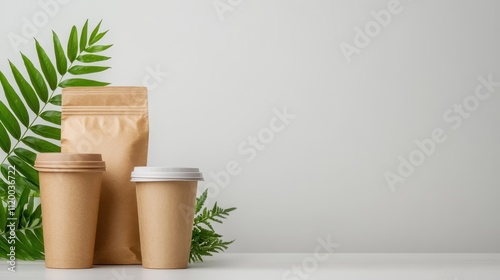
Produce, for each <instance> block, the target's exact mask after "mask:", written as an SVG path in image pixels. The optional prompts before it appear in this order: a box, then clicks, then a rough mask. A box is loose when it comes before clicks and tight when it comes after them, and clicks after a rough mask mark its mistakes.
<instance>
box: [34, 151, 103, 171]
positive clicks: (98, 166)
mask: <svg viewBox="0 0 500 280" xmlns="http://www.w3.org/2000/svg"><path fill="white" fill-rule="evenodd" d="M35 169H36V170H38V171H42V172H61V170H62V169H65V170H68V171H67V172H77V170H82V171H93V172H97V171H105V170H106V165H105V163H104V161H103V160H102V155H101V154H78V153H40V154H37V157H36V161H35ZM69 170H71V171H69Z"/></svg>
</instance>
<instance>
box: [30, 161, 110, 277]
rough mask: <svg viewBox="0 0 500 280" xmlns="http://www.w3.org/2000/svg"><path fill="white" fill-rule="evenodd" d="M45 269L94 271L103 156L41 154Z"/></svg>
mask: <svg viewBox="0 0 500 280" xmlns="http://www.w3.org/2000/svg"><path fill="white" fill-rule="evenodd" d="M35 169H36V170H38V172H39V177H40V199H41V204H42V217H43V219H42V223H43V240H44V245H45V266H46V267H47V268H91V267H92V262H93V259H94V244H95V235H96V226H97V214H98V210H99V197H100V193H101V177H102V172H103V171H105V165H104V162H103V161H102V157H101V155H100V154H72V153H41V154H38V155H37V158H36V162H35Z"/></svg>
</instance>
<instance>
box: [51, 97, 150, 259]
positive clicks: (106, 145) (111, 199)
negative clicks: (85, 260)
mask: <svg viewBox="0 0 500 280" xmlns="http://www.w3.org/2000/svg"><path fill="white" fill-rule="evenodd" d="M61 130H62V131H61V148H62V151H63V152H70V153H99V154H102V158H103V160H104V161H105V162H106V172H104V173H103V177H102V188H101V200H100V204H99V217H98V222H97V234H96V242H95V255H94V264H140V263H141V247H140V241H139V226H138V218H137V204H136V192H135V185H134V183H132V182H130V172H131V171H132V170H133V169H134V166H142V165H146V161H147V151H148V138H149V121H148V103H147V89H146V88H144V87H75V88H65V89H63V92H62V124H61Z"/></svg>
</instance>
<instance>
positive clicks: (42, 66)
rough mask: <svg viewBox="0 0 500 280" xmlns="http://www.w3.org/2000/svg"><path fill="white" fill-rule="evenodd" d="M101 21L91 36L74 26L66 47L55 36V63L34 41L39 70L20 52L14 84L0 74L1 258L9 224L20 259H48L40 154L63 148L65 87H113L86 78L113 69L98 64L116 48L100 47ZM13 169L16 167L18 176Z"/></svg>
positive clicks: (13, 69)
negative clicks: (11, 205) (12, 196)
mask: <svg viewBox="0 0 500 280" xmlns="http://www.w3.org/2000/svg"><path fill="white" fill-rule="evenodd" d="M101 22H102V21H101ZM101 22H99V24H98V25H97V26H96V27H95V28H94V29H93V30H92V32H91V34H90V36H89V35H88V30H89V23H88V20H87V21H86V22H85V24H84V25H83V27H82V28H81V29H80V30H81V32H80V36H78V28H77V27H76V26H73V27H72V28H71V32H70V35H69V39H68V42H67V44H66V48H65V47H64V46H63V45H62V44H61V41H60V39H59V36H58V35H57V34H56V33H55V32H52V41H53V54H54V57H55V61H53V60H52V59H51V58H50V56H49V55H48V53H47V51H46V50H45V49H44V48H43V47H42V46H41V44H40V43H39V42H38V41H37V40H35V49H36V53H37V58H38V60H37V61H36V63H37V65H38V66H35V63H33V62H32V60H30V59H29V58H28V57H27V56H26V55H24V54H22V53H21V58H22V61H23V64H24V69H22V68H20V67H18V66H16V65H14V64H13V63H12V62H10V61H9V66H10V72H11V74H12V78H13V79H11V80H9V79H8V78H7V76H6V73H7V72H2V71H0V84H1V87H2V89H3V92H4V94H5V99H6V100H7V104H5V103H4V102H2V101H0V148H1V149H2V150H3V151H4V152H5V153H6V156H5V157H4V158H3V160H2V161H1V162H0V171H1V172H0V173H2V177H3V178H2V179H0V198H1V199H0V259H1V258H6V257H7V253H8V251H9V250H10V245H9V244H11V243H10V242H9V236H10V229H9V228H8V224H9V223H10V222H14V223H15V236H16V239H15V248H16V259H20V260H39V259H43V258H44V253H43V234H42V216H41V208H40V204H39V203H36V201H35V198H36V197H38V196H39V195H40V187H39V183H38V174H37V172H36V170H35V169H34V167H33V166H34V162H35V157H36V152H59V151H60V149H61V148H60V146H59V144H58V142H57V141H59V140H60V139H61V128H60V125H61V111H60V108H59V107H57V106H61V94H59V93H57V92H58V91H59V90H60V89H61V88H64V87H75V86H105V85H108V84H109V83H106V82H101V81H95V80H91V79H86V78H84V77H85V75H88V74H93V73H98V72H102V71H106V70H107V69H109V67H107V66H97V65H95V64H94V63H95V62H101V61H105V60H108V59H110V57H107V56H103V55H100V54H98V53H101V52H103V51H105V50H107V49H109V48H110V47H111V46H112V45H98V43H99V42H100V41H101V39H103V37H104V36H105V35H106V34H107V32H108V31H103V32H101V31H100V26H101ZM23 71H24V72H25V74H23ZM53 105H55V106H56V107H55V108H56V109H54V106H53ZM50 108H52V109H50ZM54 140H56V142H55V143H54ZM56 143H57V144H56ZM10 166H13V167H15V171H16V172H15V174H14V173H13V172H12V168H11V169H9V167H10ZM9 172H10V173H9ZM9 185H15V189H16V200H17V205H16V208H15V212H13V213H11V212H10V211H9V209H8V207H7V200H8V188H9ZM8 218H14V220H9V219H8Z"/></svg>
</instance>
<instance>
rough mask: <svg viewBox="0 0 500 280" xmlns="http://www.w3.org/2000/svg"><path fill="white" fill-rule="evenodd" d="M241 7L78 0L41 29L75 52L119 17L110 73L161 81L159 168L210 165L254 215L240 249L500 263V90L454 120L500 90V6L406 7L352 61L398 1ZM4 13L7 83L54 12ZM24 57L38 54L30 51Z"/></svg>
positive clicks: (208, 0)
mask: <svg viewBox="0 0 500 280" xmlns="http://www.w3.org/2000/svg"><path fill="white" fill-rule="evenodd" d="M220 1H221V3H228V1H229V0H220ZM40 2H41V3H46V2H50V1H49V0H40ZM61 2H62V0H61ZM230 2H231V3H233V4H234V7H233V8H232V10H230V11H226V12H225V13H223V20H221V18H220V17H219V16H218V14H217V12H216V10H215V8H214V5H213V4H214V1H213V0H205V1H180V0H179V1H153V0H148V1H123V0H122V1H118V0H114V1H97V0H87V1H76V0H72V1H69V2H68V3H66V4H57V7H58V11H57V12H55V14H54V15H53V16H49V17H48V18H49V19H48V20H47V22H46V23H44V24H39V28H37V29H38V30H37V31H36V32H35V34H34V35H35V37H36V38H38V39H39V41H40V42H41V44H42V45H44V46H45V47H46V48H47V49H50V48H51V47H52V41H51V40H52V39H51V30H55V31H56V32H57V33H58V34H59V35H60V36H61V40H62V41H63V42H66V41H67V37H68V34H69V30H70V28H71V26H72V25H73V24H76V25H77V26H78V27H79V28H80V27H81V26H82V25H83V23H84V21H85V19H86V18H90V19H91V24H92V26H94V25H95V24H96V23H97V22H98V21H99V20H100V19H104V22H103V27H104V28H107V29H110V30H111V31H110V32H109V35H107V36H106V39H105V43H113V44H114V47H113V48H112V49H111V50H110V51H109V52H108V54H109V55H110V56H112V57H113V59H112V60H111V62H110V63H109V64H111V65H112V66H113V68H112V69H111V70H110V71H108V72H106V73H104V74H100V75H97V78H98V79H100V80H104V81H110V82H112V83H113V84H114V85H142V84H143V82H144V80H145V79H146V80H147V81H148V82H149V83H150V85H152V87H151V88H150V121H151V140H150V160H149V162H150V164H152V165H180V166H198V167H200V168H201V169H202V170H203V171H204V172H205V176H206V179H207V180H206V182H205V183H203V184H201V189H203V188H205V187H206V186H207V185H208V184H211V185H209V186H211V188H210V190H211V192H210V193H211V198H210V201H211V202H212V203H213V202H214V201H219V203H220V204H221V205H222V206H227V207H229V206H237V207H238V211H237V212H234V214H232V215H231V217H230V219H229V220H227V222H226V223H225V224H224V225H223V226H220V227H218V229H219V230H220V232H221V233H223V234H224V236H225V237H227V238H228V239H237V242H236V243H234V245H232V246H231V249H230V251H231V252H311V251H312V250H313V249H314V248H315V246H316V243H317V240H316V239H317V238H323V239H325V238H326V237H327V236H331V240H333V241H335V242H337V243H339V244H340V247H339V248H338V251H339V252H500V242H499V239H498V236H500V219H499V218H498V217H499V213H500V203H499V199H500V188H499V182H500V172H499V168H500V145H499V143H500V129H499V124H500V122H499V121H500V110H498V106H499V105H500V96H498V95H499V94H500V87H499V86H496V87H494V88H493V89H494V90H495V92H493V94H492V95H491V97H489V98H486V99H485V100H482V101H480V102H479V107H478V108H477V109H475V110H474V111H473V112H471V114H470V116H468V118H467V119H465V118H462V119H463V123H462V124H461V126H460V127H458V128H457V129H453V128H452V127H453V125H454V124H456V123H455V121H453V122H447V121H446V120H445V119H443V114H444V113H445V112H446V111H447V110H449V109H453V106H454V104H461V103H462V102H463V101H464V99H465V98H467V97H468V96H470V97H468V98H469V99H467V100H468V102H471V103H470V104H472V105H474V104H473V102H474V100H473V95H474V91H475V89H476V86H478V85H479V81H478V77H479V76H483V77H487V76H488V75H490V74H491V75H492V79H493V80H494V81H500V39H499V37H500V18H499V14H498V11H499V9H500V2H498V1H494V0H491V1H485V0H482V1H409V0H401V2H400V5H399V8H398V10H399V9H402V10H401V12H399V13H398V14H394V15H393V16H392V18H391V20H390V22H389V23H388V25H387V26H386V27H382V28H381V30H380V32H378V34H377V35H376V36H374V37H373V38H371V40H370V42H369V43H368V44H367V46H364V47H363V48H360V49H359V53H358V54H353V55H352V56H350V59H351V60H352V61H351V62H350V63H348V59H346V56H345V55H344V54H343V52H342V51H341V48H340V44H341V43H342V42H345V43H347V44H350V45H353V46H355V42H354V38H355V34H356V33H355V30H354V28H355V27H359V28H361V29H364V28H365V25H366V24H368V25H370V24H371V23H370V22H371V21H373V20H374V19H373V16H372V15H371V14H370V12H371V11H380V10H382V9H387V6H388V3H389V2H390V1H388V0H377V1H367V0H366V1H347V0H344V1H327V0H315V1H305V0H303V1H299V0H287V1H285V0H275V1H264V0H260V1H258V0H253V1H250V0H247V1H238V0H232V1H230ZM1 4H2V5H1V6H2V8H1V9H0V22H1V25H0V69H1V70H2V71H4V70H5V72H8V71H7V69H8V64H7V59H11V60H12V61H13V62H14V63H16V64H20V58H19V56H18V54H17V51H16V50H15V49H14V48H13V45H12V44H11V43H9V33H15V34H17V35H19V36H24V35H23V32H22V29H23V25H25V24H26V23H25V22H24V21H23V18H26V20H27V21H30V22H33V16H34V15H37V13H45V12H44V10H43V9H42V8H41V6H40V4H39V1H6V0H2V2H1ZM42 23H43V22H42ZM375 31H376V30H375ZM28 37H29V36H28ZM358 46H359V44H358ZM19 50H21V51H23V52H25V53H26V54H27V55H28V56H30V57H32V58H35V56H36V54H35V52H34V46H33V43H32V41H31V40H30V42H29V43H26V44H21V45H20V46H19ZM156 68H158V69H159V70H160V72H168V77H161V76H160V77H156V78H157V79H155V78H154V75H151V74H150V72H152V71H153V72H154V69H156ZM164 76H166V75H164ZM148 77H153V79H150V78H148ZM148 79H149V80H148ZM482 90H483V91H482V92H483V93H486V91H484V90H485V89H484V88H483V89H482ZM470 104H469V105H468V106H469V108H470V106H472V105H470ZM285 107H286V110H287V111H288V112H289V113H290V114H293V115H295V118H294V119H293V120H291V122H290V123H289V125H288V126H286V128H285V129H284V130H283V131H281V132H277V133H275V134H274V137H273V139H272V141H270V142H269V143H268V144H266V145H265V149H263V150H261V151H258V153H257V155H256V157H255V158H254V159H252V160H250V161H249V160H247V159H248V158H249V154H244V153H241V152H239V151H238V147H239V146H240V145H247V144H248V143H245V141H247V139H248V137H249V136H256V135H258V133H259V132H260V131H264V132H261V133H266V131H267V132H269V131H268V130H265V128H266V127H268V126H269V122H270V120H271V119H272V118H273V116H274V113H273V108H276V109H277V110H283V108H285ZM452 115H453V116H455V118H456V116H458V115H457V114H456V113H452ZM450 116H451V115H450ZM437 128H441V129H442V131H443V132H444V133H445V135H446V140H445V141H444V143H439V144H437V147H436V150H435V152H434V153H433V154H432V155H431V156H429V157H426V159H425V161H424V163H423V164H422V165H420V166H418V167H417V168H416V169H415V171H414V172H413V174H412V175H411V176H409V177H407V178H406V179H405V181H404V182H403V183H398V184H397V185H396V186H395V191H394V192H393V191H391V188H390V187H389V185H388V183H387V181H386V179H385V178H384V173H385V172H393V173H397V172H398V171H397V169H398V165H400V159H398V157H399V156H400V155H401V156H403V157H404V158H406V159H408V157H409V155H410V153H411V152H412V151H415V150H417V149H418V148H417V146H416V144H415V143H414V141H415V140H416V139H420V140H422V139H424V138H429V137H431V133H432V131H433V130H434V129H437ZM263 129H264V130H263ZM264 136H265V135H264ZM242 143H243V144H242ZM248 147H250V146H244V147H243V148H248ZM414 154H415V153H414ZM415 155H416V154H415ZM233 161H236V162H237V163H238V164H239V165H240V168H241V173H239V174H238V175H235V176H230V182H229V184H228V185H227V186H226V187H223V185H224V184H221V183H220V182H217V181H216V180H215V179H214V176H211V175H210V173H211V172H213V173H214V174H215V173H218V172H219V175H220V171H223V170H225V169H226V165H227V164H228V162H232V163H234V162H233ZM217 186H218V187H217Z"/></svg>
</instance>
